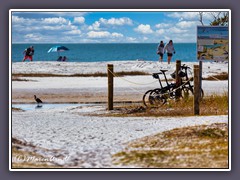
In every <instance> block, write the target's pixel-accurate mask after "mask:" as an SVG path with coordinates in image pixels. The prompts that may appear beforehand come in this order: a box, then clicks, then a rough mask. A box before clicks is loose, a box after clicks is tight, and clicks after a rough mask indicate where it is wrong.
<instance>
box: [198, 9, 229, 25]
mask: <svg viewBox="0 0 240 180" xmlns="http://www.w3.org/2000/svg"><path fill="white" fill-rule="evenodd" d="M204 14H208V15H210V16H211V17H212V20H211V21H210V23H209V24H210V26H228V22H229V15H228V12H205V13H204V12H199V21H200V23H201V24H202V26H204V23H203V18H204Z"/></svg>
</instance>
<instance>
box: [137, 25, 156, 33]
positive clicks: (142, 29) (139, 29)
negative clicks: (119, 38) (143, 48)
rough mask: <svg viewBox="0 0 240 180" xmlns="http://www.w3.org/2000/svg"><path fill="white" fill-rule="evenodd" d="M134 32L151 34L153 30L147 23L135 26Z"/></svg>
mask: <svg viewBox="0 0 240 180" xmlns="http://www.w3.org/2000/svg"><path fill="white" fill-rule="evenodd" d="M134 30H135V31H136V32H139V33H142V34H151V33H153V30H152V29H151V26H150V25H149V24H146V25H144V24H140V25H139V26H138V27H137V28H135V29H134Z"/></svg>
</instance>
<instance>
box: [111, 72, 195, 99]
mask: <svg viewBox="0 0 240 180" xmlns="http://www.w3.org/2000/svg"><path fill="white" fill-rule="evenodd" d="M108 71H109V72H110V73H111V74H112V75H113V76H115V77H119V76H117V75H116V74H115V73H113V72H112V71H111V70H110V69H108ZM119 78H121V77H119ZM122 79H123V80H125V79H124V78H122ZM191 80H192V78H190V79H189V80H188V81H186V82H185V83H183V84H181V85H180V86H179V87H178V88H176V89H173V90H172V91H170V92H166V93H163V94H161V95H166V94H170V93H173V92H175V91H176V90H178V89H180V88H182V86H184V85H185V84H187V83H188V82H189V81H191ZM125 81H128V82H131V83H132V84H137V85H147V84H140V83H134V82H132V81H129V80H125ZM156 81H158V80H156ZM156 81H154V82H156ZM154 82H152V83H154ZM152 83H148V84H152ZM128 88H130V89H132V90H133V91H135V92H137V93H139V94H141V95H142V93H140V92H139V91H138V90H136V89H134V88H131V87H128ZM159 89H161V88H159Z"/></svg>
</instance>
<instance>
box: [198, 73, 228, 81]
mask: <svg viewBox="0 0 240 180" xmlns="http://www.w3.org/2000/svg"><path fill="white" fill-rule="evenodd" d="M228 78H229V77H228V73H226V72H222V73H220V74H216V75H213V76H209V77H207V78H202V79H203V80H210V81H216V80H228Z"/></svg>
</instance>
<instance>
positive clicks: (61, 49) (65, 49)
mask: <svg viewBox="0 0 240 180" xmlns="http://www.w3.org/2000/svg"><path fill="white" fill-rule="evenodd" d="M68 50H69V49H68V48H66V47H65V46H53V47H51V48H50V49H49V50H48V53H50V52H57V53H58V56H59V52H62V51H68Z"/></svg>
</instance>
